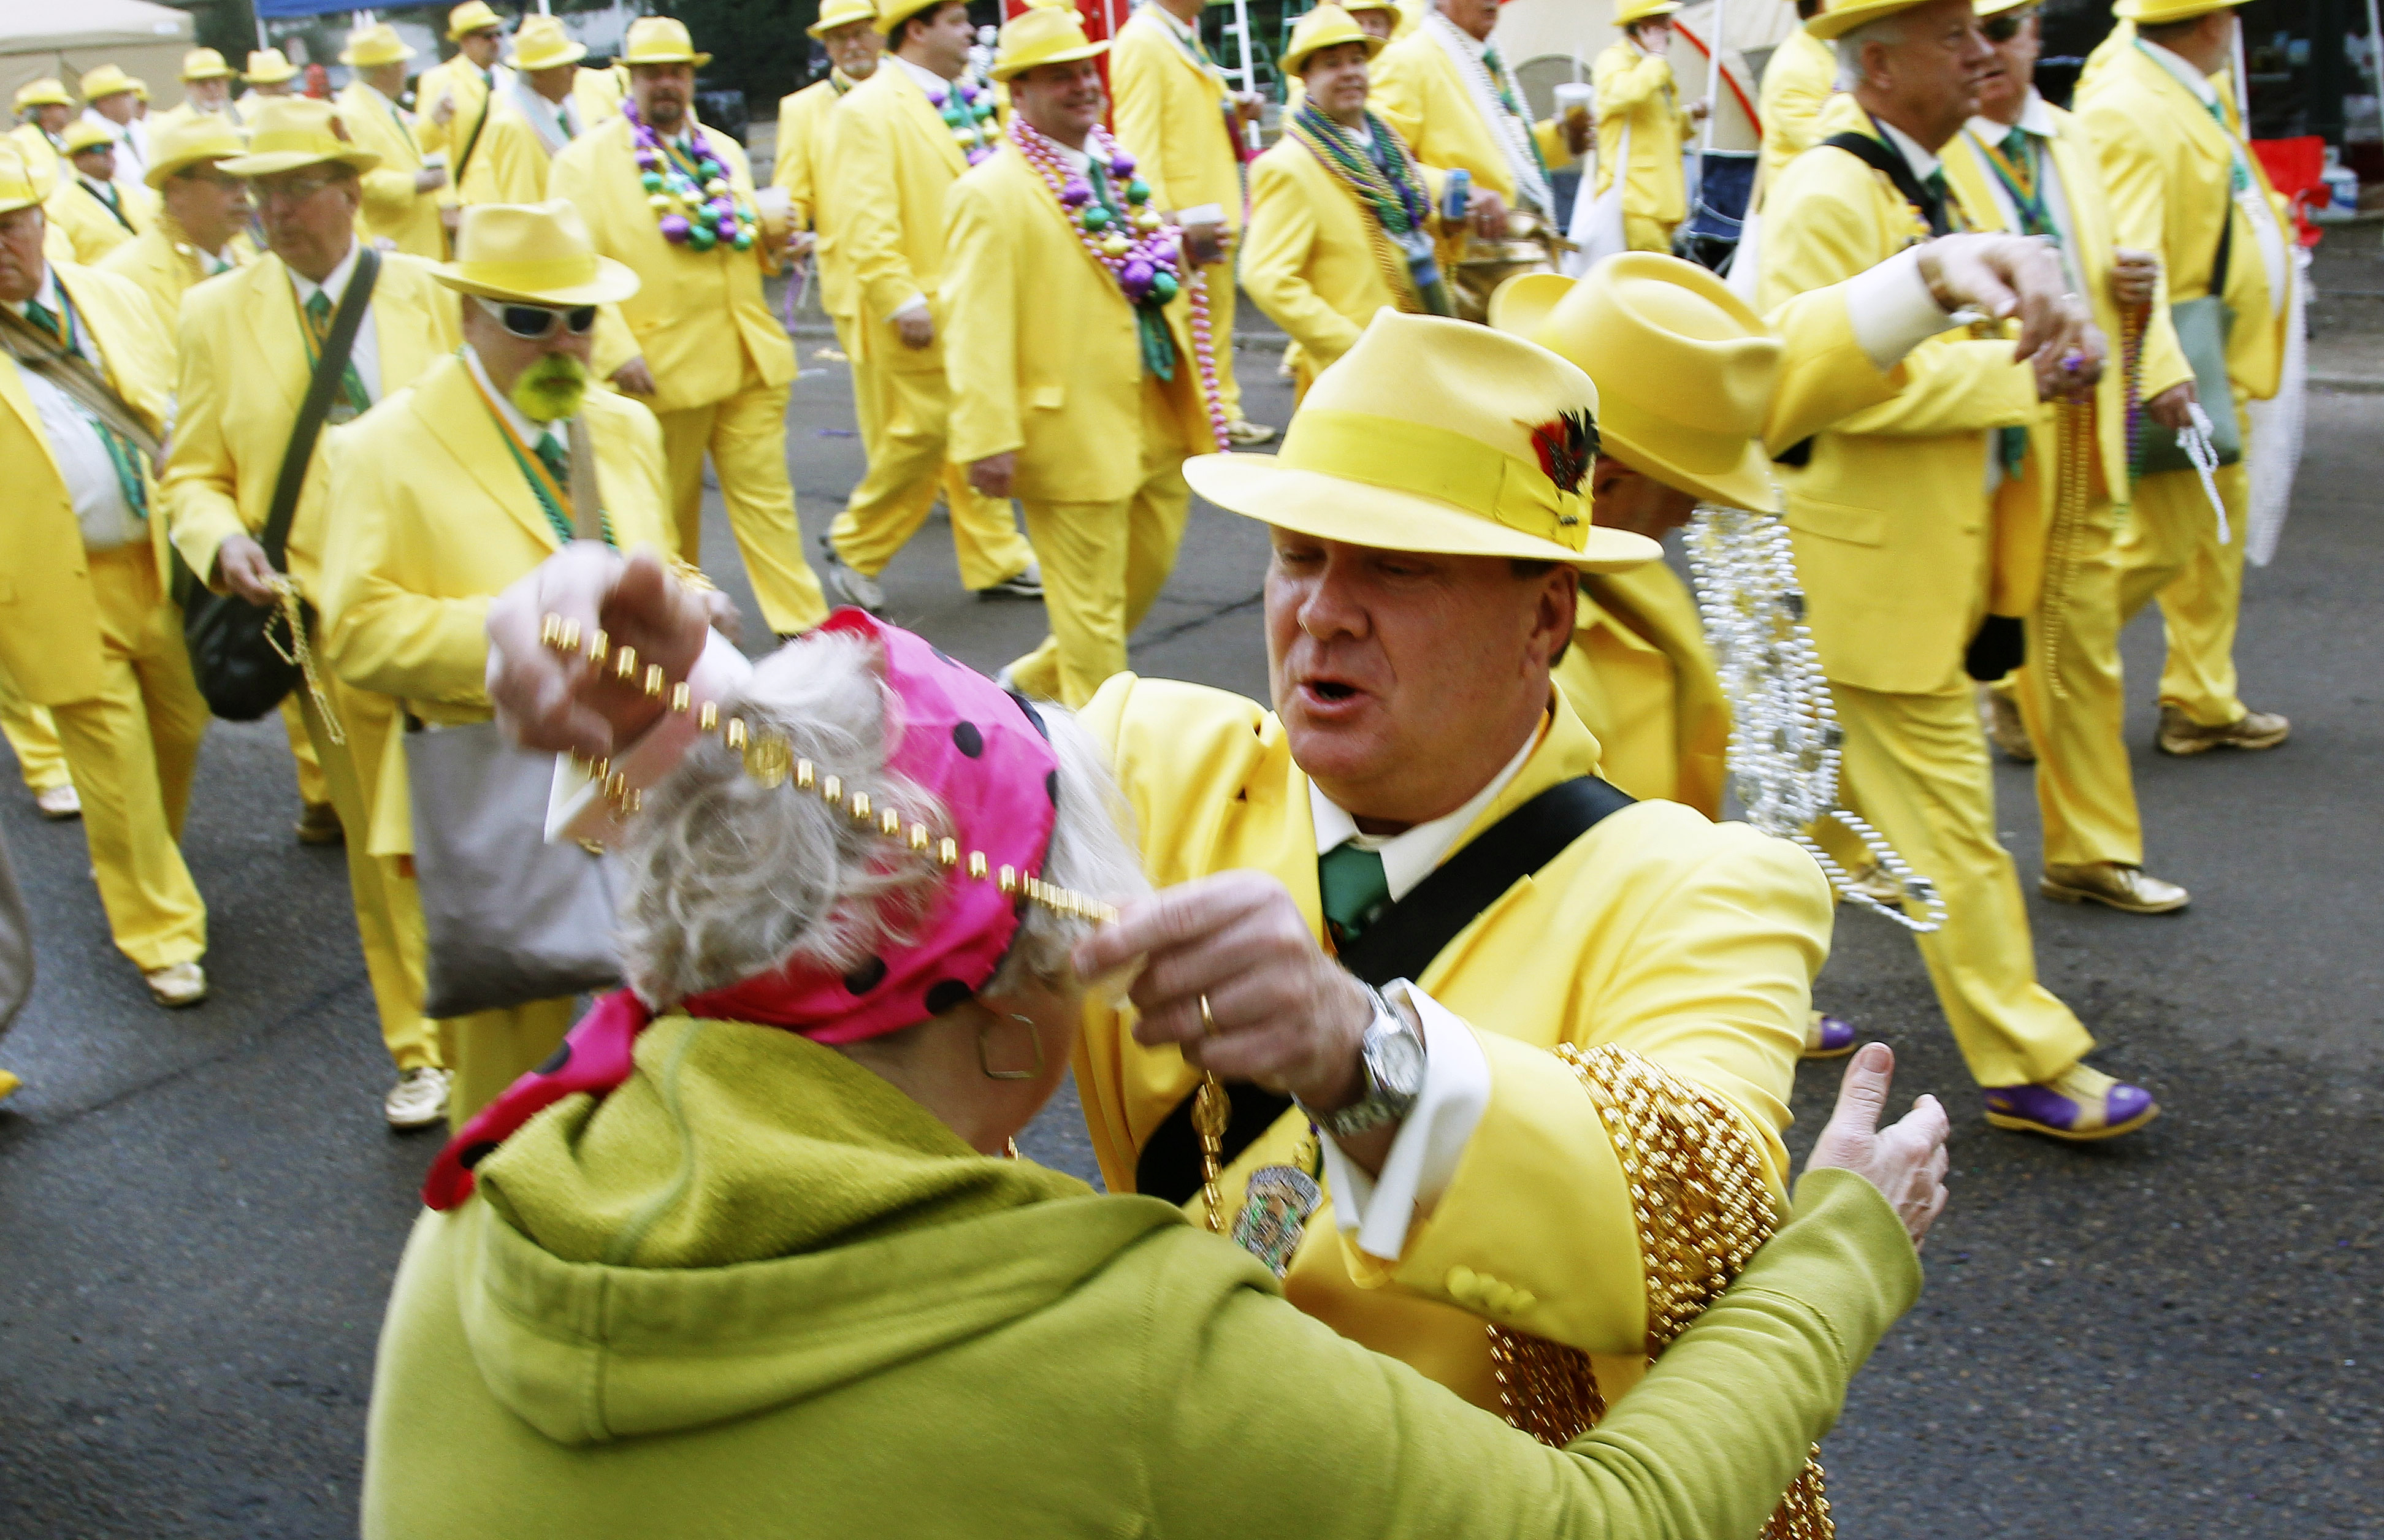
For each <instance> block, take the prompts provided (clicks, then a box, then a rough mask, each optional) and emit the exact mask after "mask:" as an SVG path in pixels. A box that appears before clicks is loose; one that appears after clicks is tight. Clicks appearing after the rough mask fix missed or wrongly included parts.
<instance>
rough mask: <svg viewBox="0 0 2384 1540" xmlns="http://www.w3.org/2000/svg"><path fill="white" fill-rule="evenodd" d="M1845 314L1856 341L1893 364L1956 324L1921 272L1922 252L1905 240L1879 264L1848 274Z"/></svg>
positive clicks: (1876, 360)
mask: <svg viewBox="0 0 2384 1540" xmlns="http://www.w3.org/2000/svg"><path fill="white" fill-rule="evenodd" d="M1845 295H1846V316H1847V317H1848V318H1849V319H1850V320H1852V321H1853V322H1854V328H1855V341H1856V342H1857V343H1859V344H1860V345H1861V347H1862V350H1863V353H1864V354H1865V355H1866V356H1868V357H1869V359H1870V361H1871V363H1872V364H1873V365H1874V366H1877V367H1879V368H1881V369H1882V370H1885V369H1892V368H1894V367H1895V366H1896V365H1897V364H1899V363H1901V362H1902V361H1903V359H1904V355H1905V354H1907V353H1910V352H1911V351H1912V350H1913V349H1914V348H1917V347H1918V346H1919V345H1920V344H1921V343H1923V342H1927V341H1928V340H1929V339H1930V338H1931V337H1934V336H1936V335H1937V334H1938V333H1939V332H1941V331H1943V330H1945V329H1948V328H1950V327H1951V326H1952V325H1953V324H1954V317H1953V315H1952V313H1951V312H1949V311H1947V310H1946V309H1945V308H1944V307H1943V305H1941V304H1938V303H1937V302H1936V300H1935V299H1934V298H1932V297H1931V295H1930V292H1929V283H1928V280H1927V279H1923V278H1922V277H1921V276H1920V252H1919V250H1918V248H1917V247H1912V246H1906V248H1905V249H1904V250H1902V251H1900V252H1898V253H1896V254H1895V255H1894V256H1891V257H1889V258H1888V259H1887V260H1886V261H1884V262H1882V263H1881V264H1879V265H1878V266H1877V267H1870V268H1867V269H1865V270H1864V271H1862V272H1859V273H1856V275H1855V276H1854V277H1852V278H1850V279H1846V287H1845Z"/></svg>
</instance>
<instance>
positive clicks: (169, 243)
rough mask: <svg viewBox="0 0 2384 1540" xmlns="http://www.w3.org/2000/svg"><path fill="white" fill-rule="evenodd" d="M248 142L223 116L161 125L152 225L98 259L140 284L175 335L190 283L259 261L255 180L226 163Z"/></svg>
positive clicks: (153, 146) (154, 152) (153, 164)
mask: <svg viewBox="0 0 2384 1540" xmlns="http://www.w3.org/2000/svg"><path fill="white" fill-rule="evenodd" d="M244 148H245V146H244V145H243V144H242V141H241V137H240V130H238V129H235V128H233V127H232V126H231V125H230V124H229V123H227V122H225V121H224V120H223V119H222V118H215V117H206V118H193V119H191V120H189V121H186V122H181V123H176V124H171V125H169V126H168V127H167V128H165V129H163V130H159V132H158V134H157V136H156V138H155V140H153V141H152V142H151V143H150V146H149V149H150V163H149V169H148V172H147V173H146V175H145V177H144V178H143V180H146V181H147V182H148V184H149V186H150V188H151V189H152V190H153V191H154V192H156V194H157V200H158V209H157V213H156V215H155V217H154V218H153V219H152V220H151V222H150V226H149V228H148V229H147V230H143V231H142V232H141V233H140V234H139V235H137V236H135V237H134V238H133V239H132V240H130V241H128V242H125V243H124V244H123V245H121V246H118V247H117V248H116V250H114V251H112V252H110V253H108V254H107V255H106V257H105V258H103V259H102V260H101V262H100V264H99V267H100V268H101V269H102V270H103V271H105V272H111V273H114V274H116V275H117V276H118V277H119V278H127V279H131V280H132V281H133V282H134V283H137V284H139V285H140V286H141V289H142V292H144V293H146V294H147V295H148V296H149V299H150V302H151V303H152V304H155V306H156V309H157V319H158V323H159V324H160V325H162V326H163V327H164V328H165V329H166V332H167V335H168V336H169V337H170V336H172V335H173V332H174V329H175V327H176V325H177V323H178V319H179V317H180V315H181V312H182V292H183V291H184V290H186V289H188V288H190V287H191V285H192V284H194V283H196V282H198V281H199V280H200V279H205V278H213V277H215V275H216V274H217V273H226V272H230V271H231V270H232V269H233V268H234V267H246V266H247V265H248V264H249V263H251V262H254V261H255V260H256V248H255V246H252V245H250V244H249V241H248V237H247V236H246V235H245V234H243V233H242V232H243V231H244V230H246V229H247V228H248V221H249V217H250V215H251V214H252V213H253V212H254V210H253V208H252V207H251V205H250V204H249V201H248V183H247V182H245V181H242V180H241V179H240V178H238V177H235V176H233V175H232V174H231V173H230V172H229V171H227V170H225V169H224V168H223V163H224V162H225V161H227V160H229V159H230V158H231V157H232V156H234V155H239V154H241V152H242V150H243V149H244Z"/></svg>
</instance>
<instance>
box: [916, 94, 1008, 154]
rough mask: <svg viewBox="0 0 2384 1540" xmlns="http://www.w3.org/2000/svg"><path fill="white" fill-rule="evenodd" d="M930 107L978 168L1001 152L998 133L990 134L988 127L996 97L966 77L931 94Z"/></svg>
mask: <svg viewBox="0 0 2384 1540" xmlns="http://www.w3.org/2000/svg"><path fill="white" fill-rule="evenodd" d="M927 102H928V105H929V106H933V107H934V108H935V109H936V114H937V117H939V118H942V119H943V120H944V126H945V127H946V128H948V129H950V130H952V142H953V143H956V144H958V145H959V146H960V147H961V154H962V155H966V156H967V157H968V163H969V164H970V165H971V166H975V164H976V163H977V162H978V161H981V160H983V159H984V158H985V157H986V156H987V155H991V154H993V152H994V151H995V150H996V149H997V148H999V143H998V141H997V137H996V136H997V135H998V134H999V132H1000V130H998V129H996V130H987V127H986V125H987V123H989V122H991V121H992V118H993V93H991V92H989V91H987V90H986V89H985V87H983V86H981V85H979V84H977V83H976V82H975V81H972V80H969V79H967V78H966V77H962V79H960V80H957V81H951V82H950V84H948V85H945V86H944V87H942V88H941V89H940V90H930V91H928V92H927Z"/></svg>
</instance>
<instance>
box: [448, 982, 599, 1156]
mask: <svg viewBox="0 0 2384 1540" xmlns="http://www.w3.org/2000/svg"><path fill="white" fill-rule="evenodd" d="M573 1003H574V1002H573V1001H571V1000H531V1001H530V1002H529V1003H528V1004H527V1005H515V1006H512V1007H509V1008H508V1009H505V1010H503V1011H478V1012H473V1013H472V1014H471V1015H468V1016H451V1017H449V1018H447V1019H446V1020H444V1021H442V1022H441V1023H440V1024H439V1045H440V1048H441V1051H442V1052H443V1053H444V1054H445V1055H446V1061H447V1067H448V1068H449V1069H450V1070H452V1071H453V1072H454V1079H453V1080H452V1081H451V1082H449V1084H448V1087H447V1126H448V1127H449V1128H450V1129H459V1128H461V1127H463V1126H464V1124H465V1122H466V1120H467V1119H468V1118H470V1117H471V1115H472V1114H473V1113H475V1112H478V1111H479V1110H480V1109H481V1108H483V1107H486V1106H487V1105H488V1104H489V1103H490V1102H491V1101H494V1100H495V1099H497V1096H498V1093H500V1092H502V1091H503V1089H504V1088H505V1087H508V1086H510V1085H512V1084H513V1083H514V1082H515V1081H516V1080H518V1079H520V1078H521V1077H522V1076H523V1075H525V1074H528V1073H529V1072H530V1071H532V1070H534V1069H536V1068H538V1066H539V1065H540V1064H541V1063H544V1062H546V1061H547V1059H549V1058H550V1057H552V1056H553V1053H554V1049H555V1045H557V1044H558V1043H560V1042H562V1041H563V1035H564V1034H565V1033H566V1032H568V1031H570V1030H571V1021H572V1015H571V1007H572V1005H573Z"/></svg>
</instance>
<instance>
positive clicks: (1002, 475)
mask: <svg viewBox="0 0 2384 1540" xmlns="http://www.w3.org/2000/svg"><path fill="white" fill-rule="evenodd" d="M1017 474H1018V452H1017V451H1016V450H1014V449H1006V450H1003V451H1002V452H1001V453H999V454H988V455H987V456H986V457H985V458H984V459H982V460H973V461H971V462H969V468H968V478H969V485H970V486H972V487H975V489H976V490H977V491H980V492H983V493H984V494H985V495H986V496H987V497H991V498H1006V497H1008V496H1009V495H1010V483H1011V479H1012V478H1013V477H1015V476H1016V475H1017Z"/></svg>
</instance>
